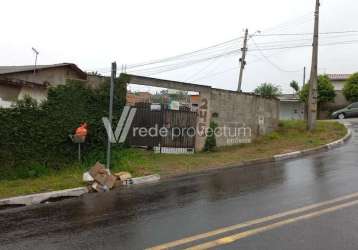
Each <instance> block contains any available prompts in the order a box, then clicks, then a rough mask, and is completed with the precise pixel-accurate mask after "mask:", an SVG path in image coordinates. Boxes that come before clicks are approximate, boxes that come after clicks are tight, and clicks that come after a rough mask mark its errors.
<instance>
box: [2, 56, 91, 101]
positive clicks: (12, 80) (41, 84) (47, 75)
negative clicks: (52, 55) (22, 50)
mask: <svg viewBox="0 0 358 250" xmlns="http://www.w3.org/2000/svg"><path fill="white" fill-rule="evenodd" d="M67 79H77V80H86V79H87V74H86V73H85V72H83V71H82V70H81V69H80V68H78V67H77V66H76V65H75V64H73V63H60V64H52V65H37V66H36V68H35V66H34V65H30V66H0V107H9V106H10V105H11V104H12V103H14V102H15V101H16V100H19V99H22V98H24V96H26V95H28V96H30V97H32V98H34V99H35V100H37V101H42V100H44V99H46V98H47V89H48V87H49V86H57V85H60V84H65V83H66V80H67Z"/></svg>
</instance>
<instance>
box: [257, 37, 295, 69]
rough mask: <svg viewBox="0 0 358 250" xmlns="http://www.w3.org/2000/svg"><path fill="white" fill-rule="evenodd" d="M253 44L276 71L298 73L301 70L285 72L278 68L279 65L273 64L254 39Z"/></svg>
mask: <svg viewBox="0 0 358 250" xmlns="http://www.w3.org/2000/svg"><path fill="white" fill-rule="evenodd" d="M252 42H253V43H254V45H255V47H256V48H257V49H258V51H259V52H260V54H261V56H262V57H263V58H264V59H265V60H266V61H267V62H268V63H270V64H271V65H272V66H274V67H275V68H276V69H278V70H279V71H282V72H288V73H293V72H298V71H300V70H285V69H282V68H281V67H280V66H278V65H277V64H275V63H274V62H272V61H271V60H270V59H269V58H268V57H267V56H266V55H265V54H264V53H263V52H262V51H261V49H260V47H259V46H258V45H257V44H256V42H255V40H254V39H253V38H252Z"/></svg>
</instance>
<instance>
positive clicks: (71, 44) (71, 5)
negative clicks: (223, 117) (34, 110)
mask: <svg viewBox="0 0 358 250" xmlns="http://www.w3.org/2000/svg"><path fill="white" fill-rule="evenodd" d="M314 2H315V0H296V1H293V0H271V1H263V0H250V1H242V0H220V1H218V0H216V1H214V0H170V1H169V0H151V1H148V0H142V1H139V0H107V1H106V0H102V1H91V0H83V1H81V0H76V1H73V0H72V1H69V0H61V1H57V0H51V1H48V0H47V1H46V0H32V1H28V0H27V1H26V0H22V1H20V0H2V1H1V15H0V23H1V24H2V25H1V39H0V65H28V64H33V61H34V56H33V53H32V50H31V47H35V48H36V49H38V50H39V51H40V55H39V64H52V63H60V62H73V63H76V64H77V65H78V66H79V67H80V68H82V69H83V70H97V71H99V72H102V73H104V74H105V73H108V69H109V67H110V63H111V62H112V61H117V63H118V64H119V68H120V64H122V63H123V64H124V63H125V64H133V63H138V62H143V61H144V62H145V61H148V60H149V61H150V60H154V59H160V58H165V57H169V56H174V55H177V54H182V53H185V52H190V51H193V50H197V49H200V48H204V47H208V46H210V45H213V44H217V43H220V42H224V41H227V40H230V39H233V38H236V37H240V36H242V35H243V29H244V28H246V27H247V28H249V30H250V33H251V34H253V33H254V32H255V31H257V30H261V31H263V33H262V34H272V33H303V32H312V31H313V11H314V4H315V3H314ZM357 11H358V2H357V1H356V0H339V1H338V0H321V25H320V29H321V31H322V32H330V31H346V30H358V22H357V14H356V13H357ZM303 38H311V36H305V37H289V38H287V37H254V38H253V40H252V39H251V40H250V41H249V51H248V58H247V66H246V69H245V74H244V81H243V89H244V90H245V91H251V90H253V89H254V88H255V87H256V86H257V85H258V84H260V83H263V82H272V83H274V84H277V85H280V86H281V88H282V90H283V91H284V92H290V89H289V87H288V85H289V82H290V81H291V80H297V81H299V82H300V83H301V82H302V69H303V67H304V66H307V67H309V66H310V60H311V48H310V47H306V48H295V49H284V50H275V51H264V50H263V51H262V53H263V54H262V53H260V52H259V51H258V50H257V49H256V50H255V44H254V43H256V44H258V46H263V47H265V43H266V44H267V43H269V42H280V41H282V43H281V45H285V41H287V44H292V42H289V40H291V41H292V40H293V39H303ZM351 40H358V33H356V34H350V35H349V36H348V35H345V36H336V37H331V38H328V37H325V38H322V40H321V43H330V42H341V41H351ZM307 42H308V43H310V42H309V41H307ZM236 43H237V44H235V43H233V44H232V45H233V46H234V47H236V46H237V48H240V47H241V46H242V41H240V40H238V41H236ZM302 43H303V42H301V44H302ZM250 49H252V50H253V51H250ZM357 55H358V43H355V44H349V45H342V44H340V45H335V46H322V47H321V48H320V51H319V56H320V57H319V69H320V72H326V73H351V72H354V71H358V57H357ZM239 57H240V55H239V54H234V55H232V56H227V57H222V58H218V59H215V60H211V61H206V62H203V63H201V64H198V65H194V66H190V67H186V68H183V69H181V70H176V71H172V72H165V73H162V74H159V75H153V77H159V78H166V79H174V80H179V81H190V82H195V83H201V84H206V85H211V86H214V87H217V88H224V89H233V90H234V89H236V88H237V78H238V60H239ZM264 57H266V58H268V60H269V61H270V62H268V60H267V59H265V58H264ZM236 67H237V69H236ZM287 71H290V72H287ZM293 71H296V72H293Z"/></svg>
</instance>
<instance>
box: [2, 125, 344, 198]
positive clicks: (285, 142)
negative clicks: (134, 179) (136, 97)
mask: <svg viewBox="0 0 358 250" xmlns="http://www.w3.org/2000/svg"><path fill="white" fill-rule="evenodd" d="M346 133H347V131H346V128H345V127H344V126H343V125H342V124H339V123H337V122H328V121H319V122H318V124H317V128H316V130H315V131H313V132H307V131H306V130H305V123H304V122H302V121H284V122H281V123H280V125H279V128H278V130H277V131H275V132H273V133H270V134H268V135H265V136H262V137H260V138H258V139H256V140H255V141H254V143H251V144H243V145H239V146H230V147H223V148H219V149H217V150H216V151H215V152H210V153H204V152H203V153H196V154H193V155H168V154H154V153H153V152H151V151H146V150H140V149H123V150H115V151H114V152H113V169H112V171H114V172H115V171H129V172H131V173H132V174H133V175H134V176H142V175H148V174H153V173H159V174H161V175H162V176H174V175H178V174H185V173H190V172H196V171H200V170H205V169H210V168H218V167H225V166H228V165H233V164H239V163H240V162H243V161H247V160H254V159H263V158H268V157H272V156H273V155H275V154H282V153H288V152H293V151H297V150H303V149H309V148H314V147H317V146H321V145H324V144H327V143H330V142H332V141H335V140H338V139H340V138H342V137H343V136H344V135H345V134H346ZM91 159H92V160H91ZM95 159H96V157H94V156H92V157H90V158H89V159H88V160H87V161H86V162H85V163H84V164H82V165H73V166H70V167H67V168H64V169H61V170H58V171H55V170H48V171H46V174H45V175H42V176H40V177H34V178H26V179H17V180H2V181H0V198H4V197H10V196H16V195H25V194H31V193H37V192H47V191H54V190H60V189H66V188H74V187H78V186H81V185H83V183H82V173H83V172H84V171H85V170H87V169H88V167H89V166H91V165H92V164H94V163H95ZM97 159H98V158H97Z"/></svg>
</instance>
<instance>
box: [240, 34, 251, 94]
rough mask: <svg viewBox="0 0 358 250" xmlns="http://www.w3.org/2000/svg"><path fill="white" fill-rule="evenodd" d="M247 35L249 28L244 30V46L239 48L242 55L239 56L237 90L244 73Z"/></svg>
mask: <svg viewBox="0 0 358 250" xmlns="http://www.w3.org/2000/svg"><path fill="white" fill-rule="evenodd" d="M248 35H249V30H248V29H246V30H245V38H244V46H243V47H242V48H241V51H242V57H241V58H240V63H241V67H240V75H239V83H238V86H237V91H239V92H240V91H241V84H242V76H243V74H244V68H245V65H246V61H245V58H246V51H247V37H248Z"/></svg>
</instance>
